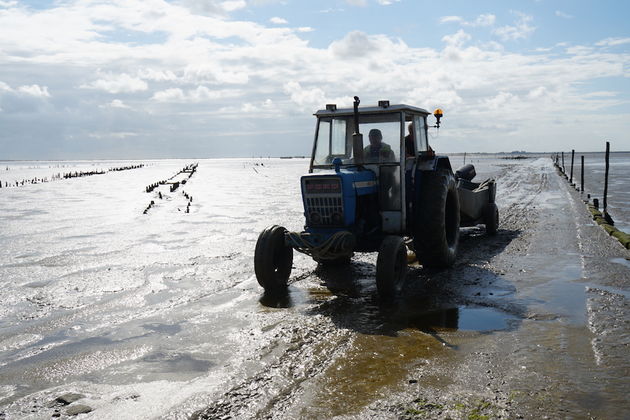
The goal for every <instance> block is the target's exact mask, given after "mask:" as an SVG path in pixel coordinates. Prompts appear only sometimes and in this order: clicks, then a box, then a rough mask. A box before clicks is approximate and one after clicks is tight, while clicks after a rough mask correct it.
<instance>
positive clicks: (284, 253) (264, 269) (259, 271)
mask: <svg viewBox="0 0 630 420" xmlns="http://www.w3.org/2000/svg"><path fill="white" fill-rule="evenodd" d="M286 231H287V230H286V229H285V228H283V227H282V226H277V225H274V226H271V227H268V228H267V229H265V230H263V231H262V232H261V233H260V236H258V241H257V242H256V251H255V252H254V272H255V273H256V279H257V280H258V284H260V285H261V286H262V287H263V288H264V289H265V292H267V293H278V292H282V291H284V290H286V288H287V280H288V279H289V276H290V275H291V268H292V265H293V248H292V247H291V246H289V245H287V244H286V243H285V240H284V236H285V233H286Z"/></svg>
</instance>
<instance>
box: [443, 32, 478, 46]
mask: <svg viewBox="0 0 630 420" xmlns="http://www.w3.org/2000/svg"><path fill="white" fill-rule="evenodd" d="M471 38H472V37H471V36H470V35H468V34H467V33H466V32H464V31H463V30H462V29H460V30H459V31H457V32H456V33H454V34H452V35H445V36H444V37H442V41H444V42H446V43H447V44H448V45H451V46H455V47H461V46H462V45H464V44H465V43H466V42H468V41H470V40H471Z"/></svg>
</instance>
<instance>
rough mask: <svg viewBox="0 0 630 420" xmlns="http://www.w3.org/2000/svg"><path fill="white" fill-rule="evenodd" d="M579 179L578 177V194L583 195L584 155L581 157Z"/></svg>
mask: <svg viewBox="0 0 630 420" xmlns="http://www.w3.org/2000/svg"><path fill="white" fill-rule="evenodd" d="M580 172H581V174H580V175H581V177H580V192H581V193H582V194H584V155H582V165H581V171H580Z"/></svg>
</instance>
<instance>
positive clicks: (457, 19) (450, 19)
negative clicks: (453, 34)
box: [440, 16, 464, 23]
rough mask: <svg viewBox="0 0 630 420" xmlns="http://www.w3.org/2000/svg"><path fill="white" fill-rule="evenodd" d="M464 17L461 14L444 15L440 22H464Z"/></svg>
mask: <svg viewBox="0 0 630 420" xmlns="http://www.w3.org/2000/svg"><path fill="white" fill-rule="evenodd" d="M463 21H464V19H463V18H462V17H461V16H442V17H441V18H440V23H450V22H457V23H460V22H463Z"/></svg>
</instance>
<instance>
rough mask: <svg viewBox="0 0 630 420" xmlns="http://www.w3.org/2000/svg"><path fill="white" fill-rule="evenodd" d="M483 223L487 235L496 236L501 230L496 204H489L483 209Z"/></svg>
mask: <svg viewBox="0 0 630 420" xmlns="http://www.w3.org/2000/svg"><path fill="white" fill-rule="evenodd" d="M483 222H484V224H485V225H486V233H487V234H488V235H491V236H494V235H496V234H497V229H498V228H499V209H498V207H497V205H496V204H495V203H488V204H486V206H485V207H484V209H483Z"/></svg>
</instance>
